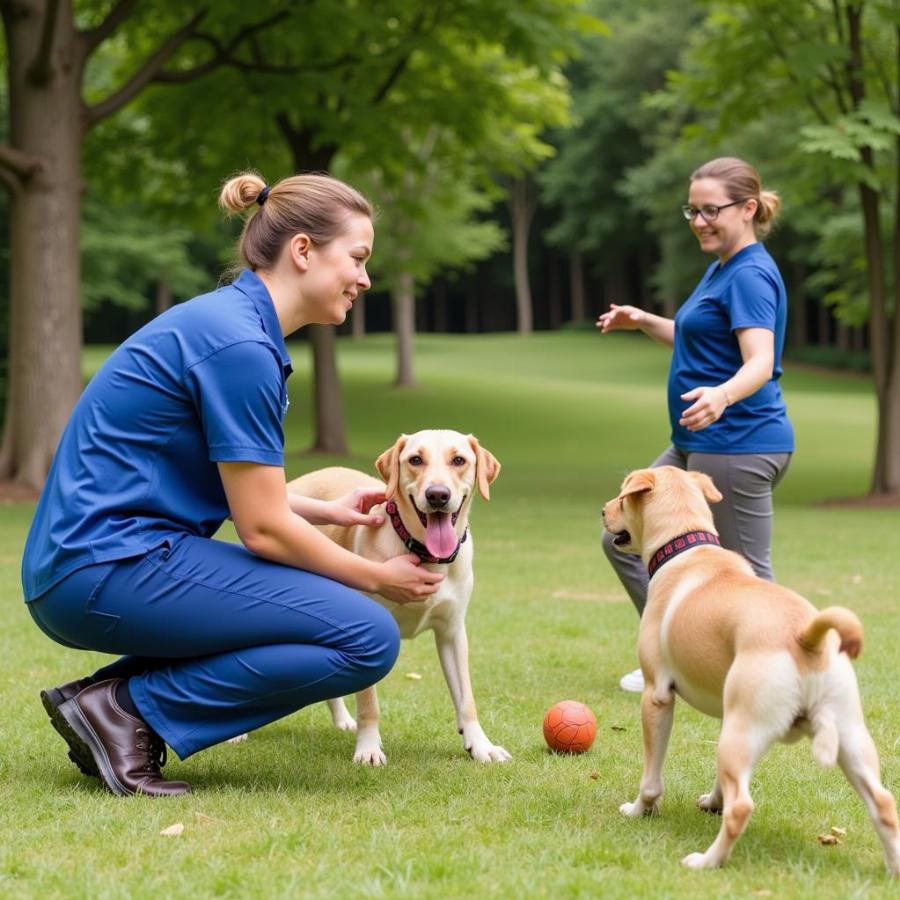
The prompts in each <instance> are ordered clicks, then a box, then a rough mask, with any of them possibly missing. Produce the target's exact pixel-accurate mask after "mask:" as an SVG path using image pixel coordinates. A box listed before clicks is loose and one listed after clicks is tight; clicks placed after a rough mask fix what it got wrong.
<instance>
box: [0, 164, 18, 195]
mask: <svg viewBox="0 0 900 900" xmlns="http://www.w3.org/2000/svg"><path fill="white" fill-rule="evenodd" d="M0 184H2V185H3V187H5V188H6V190H7V192H8V193H9V194H17V193H18V192H19V191H20V190H21V189H22V182H21V181H19V179H18V178H16V177H15V176H14V175H12V174H11V173H10V172H8V171H7V170H6V169H3V168H0Z"/></svg>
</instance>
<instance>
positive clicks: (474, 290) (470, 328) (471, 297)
mask: <svg viewBox="0 0 900 900" xmlns="http://www.w3.org/2000/svg"><path fill="white" fill-rule="evenodd" d="M479 302H480V297H479V291H478V278H477V276H476V277H474V278H469V279H468V282H467V284H466V308H465V313H466V316H465V328H464V331H465V334H478V329H479V327H480V326H479V324H478V306H479Z"/></svg>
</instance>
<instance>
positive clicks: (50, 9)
mask: <svg viewBox="0 0 900 900" xmlns="http://www.w3.org/2000/svg"><path fill="white" fill-rule="evenodd" d="M58 19H59V0H47V9H46V12H45V13H44V21H43V27H42V28H41V39H40V41H39V43H38V50H37V53H36V54H35V57H34V59H33V60H32V62H31V65H30V66H29V67H28V79H29V81H31V83H32V84H34V85H36V86H38V87H42V86H43V85H45V84H47V82H48V81H50V76H51V75H52V74H53V68H52V66H51V65H50V55H51V52H52V50H53V35H54V33H55V32H56V23H57V21H58Z"/></svg>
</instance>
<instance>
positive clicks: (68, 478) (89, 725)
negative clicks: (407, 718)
mask: <svg viewBox="0 0 900 900" xmlns="http://www.w3.org/2000/svg"><path fill="white" fill-rule="evenodd" d="M220 204H221V206H222V207H223V208H224V209H225V210H227V211H229V212H239V211H243V210H247V209H250V208H254V207H255V208H256V211H255V213H254V214H253V215H252V216H250V217H249V218H248V221H247V223H246V225H245V228H244V232H243V235H242V237H241V244H240V253H241V256H242V258H243V260H244V261H245V262H246V265H247V268H246V269H245V270H244V271H243V272H242V273H241V274H240V277H239V278H238V279H237V280H236V281H235V282H234V283H233V284H231V285H229V286H227V287H223V288H220V289H219V290H217V291H214V292H213V293H210V294H205V295H203V296H200V297H196V298H194V299H193V300H190V301H188V302H186V303H183V304H181V305H179V306H176V307H174V308H173V309H171V310H169V311H168V312H166V313H165V314H163V315H161V316H159V317H158V318H157V319H154V320H153V321H152V322H150V323H149V324H148V325H146V326H145V327H144V328H142V329H141V330H140V331H138V332H137V333H135V334H134V335H132V336H131V337H130V338H129V339H128V340H127V341H125V343H123V344H122V345H121V346H120V347H119V348H118V349H117V350H116V351H115V352H114V353H113V354H112V356H111V357H110V358H109V360H108V361H107V362H106V364H105V365H104V366H103V368H102V369H101V370H100V371H99V372H98V373H97V375H96V376H95V377H94V378H93V379H92V380H91V382H90V384H89V385H88V386H87V388H86V389H85V391H84V393H83V395H82V397H81V399H80V400H79V402H78V404H77V406H76V408H75V411H74V412H73V413H72V417H71V419H70V421H69V423H68V425H67V427H66V430H65V432H64V434H63V437H62V440H61V442H60V445H59V448H58V450H57V453H56V457H55V459H54V462H53V466H52V468H51V470H50V474H49V476H48V479H47V484H46V487H45V488H44V492H43V494H42V496H41V499H40V502H39V503H38V507H37V510H36V512H35V517H34V521H33V523H32V526H31V531H30V533H29V535H28V541H27V544H26V547H25V554H24V558H23V562H22V580H23V585H24V589H25V599H26V601H27V603H28V608H29V610H30V612H31V615H32V616H33V617H34V620H35V622H36V623H37V624H38V626H39V627H40V628H41V629H42V630H43V631H44V632H45V633H46V634H47V635H48V636H49V637H51V638H53V639H54V640H56V641H58V642H59V643H61V644H64V645H65V646H67V647H74V648H77V649H85V650H99V651H102V652H105V653H115V654H127V655H125V656H124V657H122V658H121V659H119V660H117V661H116V662H113V663H112V664H111V665H109V666H106V667H105V668H103V669H101V670H100V671H98V672H95V673H94V674H93V675H92V676H90V677H88V678H82V679H79V680H77V681H73V682H69V683H67V684H64V685H61V686H59V687H56V688H52V689H50V690H46V691H43V692H42V694H41V696H42V699H43V701H44V706H45V708H46V710H47V712H48V714H49V716H50V720H51V722H52V723H53V726H54V727H55V728H56V729H57V730H58V731H59V732H60V734H62V736H63V737H64V738H65V740H66V741H67V743H68V745H69V756H70V758H71V759H72V761H73V762H75V763H76V765H78V767H79V768H80V769H81V770H82V771H83V772H84V773H85V774H87V775H94V776H97V777H99V778H100V780H101V782H102V783H103V784H104V785H105V786H106V787H107V788H108V789H109V790H110V791H112V792H113V793H114V794H118V795H122V796H124V795H129V794H135V793H143V794H150V795H153V796H170V795H175V794H183V793H186V792H188V791H189V790H190V785H189V784H187V783H186V782H181V781H177V782H176V781H166V780H165V779H163V777H162V774H161V771H160V768H161V766H162V765H163V763H164V759H165V749H166V744H168V745H169V746H170V747H172V748H173V749H174V750H175V752H176V753H177V754H178V756H179V757H181V758H182V759H184V758H185V757H187V756H190V755H191V754H193V753H196V752H197V751H198V750H202V749H204V748H205V747H209V746H211V745H212V744H217V743H219V742H220V741H223V740H225V739H227V738H230V737H233V736H235V735H238V734H241V733H243V732H246V731H250V730H252V729H254V728H259V727H260V726H261V725H265V724H266V723H268V722H272V721H274V720H275V719H279V718H281V717H282V716H286V715H288V714H289V713H292V712H294V711H295V710H297V709H300V708H301V707H304V706H307V705H309V704H311V703H316V702H317V701H320V700H325V699H327V698H331V697H337V696H342V695H345V694H350V693H354V692H356V691H359V690H361V689H362V688H365V687H367V686H369V685H371V684H374V683H375V682H377V681H379V680H380V679H382V678H383V677H384V676H385V675H386V674H387V672H388V671H389V670H390V669H391V667H392V666H393V664H394V662H395V660H396V657H397V653H398V649H399V633H398V630H397V626H396V624H395V623H394V620H393V618H392V617H391V615H390V614H389V613H388V612H386V611H385V610H384V609H383V608H382V607H381V606H379V605H378V604H377V603H375V602H374V601H372V600H370V599H369V598H367V597H365V596H364V595H362V594H361V593H359V592H360V591H368V592H371V593H375V592H377V593H380V594H383V595H384V596H387V597H389V598H390V599H392V600H394V601H396V602H398V603H404V602H407V601H415V600H422V599H424V598H425V597H426V596H427V595H429V594H432V593H434V591H435V590H436V589H437V583H438V582H439V581H440V580H441V579H442V578H443V576H442V575H437V574H433V573H431V572H428V571H426V570H425V569H422V568H419V567H418V562H419V560H418V557H414V556H409V555H407V556H400V557H397V558H395V559H392V560H388V561H387V562H385V563H376V562H370V561H368V560H365V559H363V558H361V557H359V556H355V555H354V554H352V553H350V552H348V551H346V550H343V549H342V548H340V547H339V546H337V545H336V544H334V543H333V542H332V541H330V540H328V539H327V538H326V537H325V536H324V535H322V534H321V533H320V532H319V531H317V530H316V529H315V528H314V527H313V526H314V524H323V523H334V524H339V525H348V524H355V523H362V524H373V525H374V524H380V520H379V519H377V517H375V516H372V515H370V514H369V510H370V509H371V507H372V506H373V505H375V504H376V503H380V502H382V501H383V500H384V495H383V494H382V493H381V492H379V491H372V490H368V491H365V490H364V491H357V492H354V493H353V494H351V495H348V496H347V497H345V498H343V499H342V500H340V501H333V502H323V501H317V500H312V499H308V498H303V497H296V496H293V495H291V496H289V495H288V494H287V491H286V488H285V473H284V432H283V422H284V415H285V413H286V411H287V406H288V395H287V387H286V381H287V377H288V375H290V373H291V361H290V357H289V356H288V352H287V348H286V346H285V342H284V338H285V336H286V335H288V334H290V333H291V332H293V331H296V330H297V329H298V328H301V327H303V326H304V325H307V324H310V323H319V324H338V323H340V322H343V321H344V318H345V317H346V315H347V312H348V311H349V309H350V308H351V305H352V303H353V301H354V300H355V299H356V297H357V296H358V295H359V294H360V292H362V291H365V290H367V289H368V288H369V286H370V282H369V277H368V275H367V274H366V262H367V260H368V258H369V256H370V254H371V252H372V243H373V237H374V232H373V227H372V209H371V206H370V205H369V203H368V201H367V200H366V199H365V198H364V197H362V196H361V195H360V194H359V193H357V192H356V191H355V190H353V189H352V188H351V187H349V186H348V185H346V184H343V183H342V182H340V181H337V180H336V179H333V178H329V177H326V176H321V175H299V176H295V177H292V178H286V179H284V180H283V181H280V182H278V184H276V185H274V186H273V187H271V188H269V187H267V186H266V184H265V182H264V181H263V180H262V179H261V178H260V177H259V176H258V175H256V174H254V173H245V174H242V175H239V176H237V177H236V178H232V179H231V180H230V181H228V182H227V183H226V184H225V185H224V187H223V189H222V192H221V196H220ZM257 204H258V206H257ZM227 517H231V518H232V519H233V520H234V526H235V529H236V531H237V533H238V536H239V537H240V539H241V541H242V543H243V546H240V545H237V544H232V543H226V542H224V541H217V540H213V535H214V534H215V532H216V531H217V530H218V528H219V526H220V525H221V524H222V522H223V521H224V519H225V518H227Z"/></svg>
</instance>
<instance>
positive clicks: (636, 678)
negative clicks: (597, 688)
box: [619, 669, 644, 694]
mask: <svg viewBox="0 0 900 900" xmlns="http://www.w3.org/2000/svg"><path fill="white" fill-rule="evenodd" d="M619 687H620V688H622V690H623V691H630V692H631V693H633V694H640V693H643V690H644V673H643V672H642V671H641V670H640V669H635V670H634V671H633V672H629V673H628V674H627V675H623V676H622V680H621V681H620V682H619Z"/></svg>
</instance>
